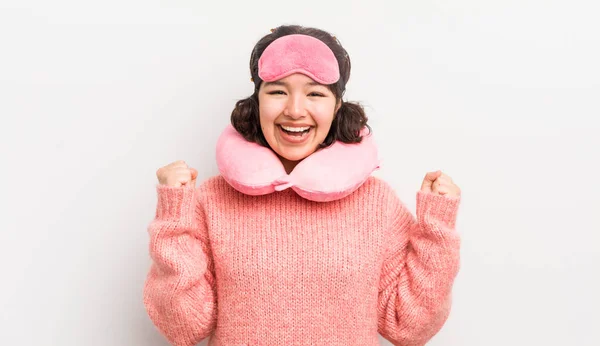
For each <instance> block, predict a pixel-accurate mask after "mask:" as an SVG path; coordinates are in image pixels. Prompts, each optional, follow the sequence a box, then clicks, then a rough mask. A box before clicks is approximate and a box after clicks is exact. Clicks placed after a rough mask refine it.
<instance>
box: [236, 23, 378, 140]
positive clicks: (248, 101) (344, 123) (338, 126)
mask: <svg viewBox="0 0 600 346" xmlns="http://www.w3.org/2000/svg"><path fill="white" fill-rule="evenodd" d="M292 34H304V35H309V36H312V37H315V38H317V39H319V40H321V41H323V42H324V43H325V44H326V45H327V46H328V47H329V48H330V49H331V50H332V51H333V54H334V55H335V57H336V59H337V61H338V64H339V69H340V79H339V80H338V81H337V82H336V83H334V84H330V85H327V87H328V88H329V90H331V92H332V93H333V94H334V95H335V101H336V104H337V102H338V101H340V102H341V106H340V108H339V109H338V111H337V113H336V114H335V116H334V118H333V122H332V123H331V128H330V130H329V133H328V134H327V137H325V141H324V142H323V143H322V144H321V146H320V147H327V146H329V145H331V144H333V142H335V141H336V140H339V141H341V142H343V143H359V142H360V141H361V139H362V138H361V136H360V131H361V130H362V129H363V128H364V127H365V126H366V127H367V128H368V129H369V132H370V131H371V127H370V126H369V125H367V120H368V118H367V116H366V114H365V111H364V109H363V107H362V106H361V105H360V104H358V103H352V102H344V101H343V100H342V96H343V95H344V93H345V91H346V83H348V80H349V79H350V56H349V55H348V53H347V52H346V50H345V49H344V47H342V45H341V44H340V42H339V40H338V39H336V38H335V36H332V35H331V34H329V33H328V32H326V31H323V30H320V29H316V28H310V27H303V26H299V25H283V26H280V27H278V28H276V29H271V33H270V34H268V35H265V36H264V37H263V38H261V39H260V40H259V41H258V42H257V43H256V45H255V46H254V49H253V50H252V54H251V56H250V74H251V76H252V81H254V93H253V94H252V95H251V96H249V97H247V98H245V99H242V100H239V101H237V102H236V104H235V108H234V109H233V111H232V112H231V124H232V125H233V127H234V128H235V129H236V130H237V132H239V133H240V134H241V135H242V136H243V137H244V138H245V139H246V140H248V141H251V142H255V143H258V144H260V145H262V146H265V147H269V144H268V143H267V141H266V139H265V137H264V135H263V133H262V130H261V127H260V119H259V114H258V112H259V110H258V90H259V88H260V84H261V83H262V80H261V78H260V77H259V76H258V59H259V58H260V56H261V55H262V53H263V52H264V50H265V49H266V48H267V46H268V45H269V44H271V42H273V41H275V40H276V39H278V38H280V37H282V36H286V35H292Z"/></svg>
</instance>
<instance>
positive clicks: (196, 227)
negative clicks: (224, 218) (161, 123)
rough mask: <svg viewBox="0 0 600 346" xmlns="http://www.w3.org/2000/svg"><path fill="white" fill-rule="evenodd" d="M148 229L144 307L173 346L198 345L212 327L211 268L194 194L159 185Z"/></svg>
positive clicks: (203, 224) (191, 190)
mask: <svg viewBox="0 0 600 346" xmlns="http://www.w3.org/2000/svg"><path fill="white" fill-rule="evenodd" d="M156 188H157V194H158V203H157V208H156V214H155V218H154V220H152V222H151V223H150V225H149V226H148V234H149V235H150V246H149V250H150V257H151V259H152V265H151V268H150V271H149V273H148V275H147V278H146V282H145V286H144V292H143V296H144V298H143V299H144V306H145V308H146V311H147V313H148V315H149V316H150V319H151V320H152V322H153V323H154V324H155V325H156V327H157V328H158V330H159V331H160V332H161V333H162V334H163V335H164V336H165V337H166V338H167V339H168V340H169V341H170V342H171V344H173V345H176V346H184V345H186V346H188V345H189V346H191V345H196V344H197V343H199V342H200V341H201V340H202V339H204V338H206V337H207V336H209V335H210V334H211V333H212V332H213V331H214V329H215V327H216V319H217V317H216V316H217V294H216V288H215V274H214V265H213V261H212V252H211V248H210V246H209V241H208V236H207V227H206V222H205V215H204V212H203V209H202V207H201V205H200V203H199V201H198V198H197V195H196V194H197V191H196V189H194V188H189V187H172V186H165V185H157V186H156Z"/></svg>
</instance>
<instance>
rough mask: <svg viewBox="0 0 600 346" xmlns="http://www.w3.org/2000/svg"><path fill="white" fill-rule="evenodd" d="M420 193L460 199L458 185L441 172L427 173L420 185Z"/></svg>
mask: <svg viewBox="0 0 600 346" xmlns="http://www.w3.org/2000/svg"><path fill="white" fill-rule="evenodd" d="M421 191H424V192H429V193H433V194H436V195H442V196H448V197H460V194H461V191H460V188H459V187H458V185H456V184H454V182H453V181H452V178H450V177H449V176H447V175H446V174H444V173H442V171H435V172H428V173H427V174H426V175H425V178H424V179H423V184H421Z"/></svg>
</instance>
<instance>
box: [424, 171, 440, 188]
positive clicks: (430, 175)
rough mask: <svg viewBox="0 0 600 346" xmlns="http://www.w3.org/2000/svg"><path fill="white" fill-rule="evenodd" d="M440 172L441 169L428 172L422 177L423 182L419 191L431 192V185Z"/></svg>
mask: <svg viewBox="0 0 600 346" xmlns="http://www.w3.org/2000/svg"><path fill="white" fill-rule="evenodd" d="M441 174H442V171H439V170H438V171H435V172H428V173H427V174H426V175H425V178H424V179H423V184H421V191H425V192H432V190H431V187H432V186H433V182H434V181H435V180H436V179H437V178H438V177H439V176H440V175H441Z"/></svg>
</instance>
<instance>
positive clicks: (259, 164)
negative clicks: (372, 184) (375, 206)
mask: <svg viewBox="0 0 600 346" xmlns="http://www.w3.org/2000/svg"><path fill="white" fill-rule="evenodd" d="M361 136H362V141H361V142H360V143H352V144H347V143H342V142H340V141H336V142H334V143H333V144H332V145H330V146H329V147H326V148H323V149H320V150H318V151H316V152H314V153H313V154H311V155H309V156H308V157H307V158H305V159H304V160H302V161H301V162H300V163H299V164H298V165H296V167H295V168H294V170H293V171H292V172H291V173H290V174H287V173H286V171H285V168H284V167H283V164H282V163H281V160H280V159H279V158H278V157H277V155H276V154H275V153H274V152H273V150H271V149H270V148H266V147H263V146H261V145H259V144H257V143H254V142H249V141H247V140H246V139H245V138H244V137H242V135H241V134H239V133H238V132H237V131H236V130H235V129H234V128H233V126H232V125H231V124H229V125H228V126H227V127H226V128H225V130H224V131H223V133H222V134H221V136H220V137H219V140H218V141H217V166H218V168H219V171H220V172H221V175H222V176H223V177H224V179H225V180H226V181H227V182H228V183H229V185H231V186H232V187H233V188H235V189H236V190H238V191H239V192H241V193H244V194H247V195H253V196H256V195H265V194H268V193H272V192H275V191H282V190H285V189H287V188H290V187H291V188H292V189H293V190H294V191H296V193H298V195H300V196H302V197H304V198H306V199H308V200H311V201H316V202H328V201H333V200H337V199H341V198H343V197H346V196H348V195H349V194H351V193H352V192H354V191H355V190H356V189H358V188H359V187H360V186H361V185H362V184H363V183H364V182H365V181H366V180H367V179H368V178H369V176H370V175H371V173H373V171H375V170H376V169H379V159H378V155H377V147H376V145H375V143H374V141H373V138H372V134H370V133H368V129H367V128H366V127H365V128H364V129H363V131H361Z"/></svg>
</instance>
